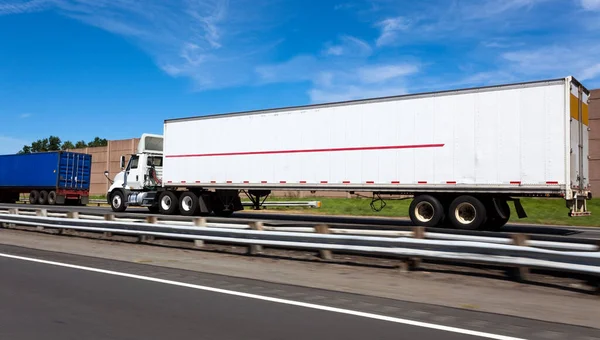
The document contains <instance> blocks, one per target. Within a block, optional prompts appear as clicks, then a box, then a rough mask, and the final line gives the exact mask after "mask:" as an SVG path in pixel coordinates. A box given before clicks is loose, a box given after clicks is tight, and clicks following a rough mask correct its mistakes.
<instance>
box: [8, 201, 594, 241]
mask: <svg viewBox="0 0 600 340" xmlns="http://www.w3.org/2000/svg"><path fill="white" fill-rule="evenodd" d="M8 208H20V209H42V208H43V209H49V210H52V211H57V212H59V211H65V212H66V211H79V212H80V213H89V214H109V213H112V210H111V209H110V208H109V207H94V206H53V207H49V206H39V205H30V204H0V209H8ZM116 215H117V216H122V217H146V216H151V215H152V214H150V213H149V212H148V210H147V209H146V208H138V207H133V208H129V209H128V210H127V212H125V213H120V214H116ZM155 216H161V217H164V218H167V216H162V215H155ZM168 219H172V220H188V219H189V218H187V217H183V216H168ZM207 219H208V221H210V222H223V223H249V222H252V221H268V222H269V224H270V225H278V226H291V227H297V226H314V225H315V224H320V223H325V224H328V225H329V226H331V227H338V228H348V229H352V228H356V229H368V228H372V229H387V230H410V228H411V226H412V224H411V222H410V220H408V219H401V218H386V217H383V218H381V217H348V216H323V215H310V214H285V213H270V212H269V213H264V212H253V211H248V210H245V211H241V212H237V213H235V214H233V216H231V217H227V218H222V217H215V216H209V217H208V218H207ZM431 231H436V232H448V233H460V234H471V235H483V234H484V233H482V232H479V231H461V230H453V229H445V228H435V229H431ZM499 233H505V234H513V233H524V234H530V235H538V236H540V237H538V239H543V237H544V236H548V237H557V236H558V237H569V238H578V239H579V238H580V239H594V240H598V239H600V228H590V227H574V226H540V225H527V224H507V225H506V226H504V227H503V228H502V230H501V231H499V232H487V233H486V234H488V235H486V236H492V235H498V234H499Z"/></svg>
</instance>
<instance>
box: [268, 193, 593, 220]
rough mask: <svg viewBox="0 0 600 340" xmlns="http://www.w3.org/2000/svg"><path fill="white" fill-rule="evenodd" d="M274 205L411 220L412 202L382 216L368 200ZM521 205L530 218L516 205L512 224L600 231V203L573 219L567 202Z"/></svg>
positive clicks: (396, 203)
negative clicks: (519, 212) (308, 205)
mask: <svg viewBox="0 0 600 340" xmlns="http://www.w3.org/2000/svg"><path fill="white" fill-rule="evenodd" d="M270 200H272V201H285V200H288V201H321V208H298V207H294V208H283V207H270V208H269V209H268V210H269V211H270V210H276V211H287V212H298V213H304V214H306V213H308V214H323V215H349V216H383V217H408V206H409V205H410V202H411V200H410V199H408V200H387V201H386V203H387V205H386V207H385V208H384V209H383V210H382V211H381V212H375V211H373V210H371V207H370V206H369V204H370V202H371V200H370V199H366V198H319V197H311V198H285V197H272V198H270ZM521 203H522V204H523V207H524V208H525V211H526V212H527V215H528V217H527V218H523V219H519V218H518V217H517V214H516V212H515V210H514V206H513V204H512V203H509V205H510V207H511V221H512V222H516V223H532V224H551V225H572V226H594V227H600V200H591V201H588V210H589V211H591V212H592V215H591V216H582V217H569V216H568V213H569V209H567V207H566V205H565V201H564V200H563V199H540V198H524V199H521Z"/></svg>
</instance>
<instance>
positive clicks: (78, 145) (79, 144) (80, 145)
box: [75, 140, 88, 149]
mask: <svg viewBox="0 0 600 340" xmlns="http://www.w3.org/2000/svg"><path fill="white" fill-rule="evenodd" d="M87 146H88V145H87V143H86V142H85V141H82V140H80V141H79V142H77V143H76V144H75V149H83V148H87Z"/></svg>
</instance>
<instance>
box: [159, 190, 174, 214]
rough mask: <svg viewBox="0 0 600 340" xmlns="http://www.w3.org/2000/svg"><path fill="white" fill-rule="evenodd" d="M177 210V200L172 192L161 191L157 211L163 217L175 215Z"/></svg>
mask: <svg viewBox="0 0 600 340" xmlns="http://www.w3.org/2000/svg"><path fill="white" fill-rule="evenodd" d="M178 210H179V199H177V195H176V194H175V193H174V192H173V191H163V192H162V193H161V194H160V196H159V197H158V211H159V212H160V213H161V214H163V215H175V214H177V212H178Z"/></svg>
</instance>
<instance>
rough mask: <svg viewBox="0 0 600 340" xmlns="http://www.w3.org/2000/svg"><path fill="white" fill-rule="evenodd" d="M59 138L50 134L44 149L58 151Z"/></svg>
mask: <svg viewBox="0 0 600 340" xmlns="http://www.w3.org/2000/svg"><path fill="white" fill-rule="evenodd" d="M61 143H62V142H61V140H60V138H58V137H56V136H50V137H49V138H48V148H47V150H46V151H58V150H60V146H61Z"/></svg>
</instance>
